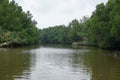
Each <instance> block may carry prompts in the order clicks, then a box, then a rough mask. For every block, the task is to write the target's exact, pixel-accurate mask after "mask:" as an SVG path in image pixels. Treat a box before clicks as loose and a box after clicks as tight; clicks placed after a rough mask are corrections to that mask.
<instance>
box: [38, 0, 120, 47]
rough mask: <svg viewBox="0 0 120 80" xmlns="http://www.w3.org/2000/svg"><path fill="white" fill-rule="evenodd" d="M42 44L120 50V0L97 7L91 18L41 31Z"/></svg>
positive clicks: (86, 17) (110, 1)
mask: <svg viewBox="0 0 120 80" xmlns="http://www.w3.org/2000/svg"><path fill="white" fill-rule="evenodd" d="M40 33H41V34H40V38H41V42H42V43H64V44H68V43H73V42H82V43H84V44H87V45H94V46H97V47H99V48H103V49H119V48H120V0H109V1H108V2H107V3H106V4H104V3H101V4H98V5H97V6H96V10H95V11H93V13H92V15H91V16H90V17H88V16H84V17H83V18H82V19H80V20H76V19H74V20H73V21H71V22H70V23H69V25H68V26H65V25H60V26H54V27H49V28H46V29H43V30H41V31H40Z"/></svg>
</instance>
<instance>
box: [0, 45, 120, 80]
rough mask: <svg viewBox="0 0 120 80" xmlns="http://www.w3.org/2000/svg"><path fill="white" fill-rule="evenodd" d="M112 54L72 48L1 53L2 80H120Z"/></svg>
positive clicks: (119, 69)
mask: <svg viewBox="0 0 120 80" xmlns="http://www.w3.org/2000/svg"><path fill="white" fill-rule="evenodd" d="M111 53H112V52H111V51H103V50H100V49H94V48H77V49H76V48H71V47H69V46H56V45H54V46H40V47H29V48H1V49H0V80H120V58H119V57H113V56H112V55H111Z"/></svg>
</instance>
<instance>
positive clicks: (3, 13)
mask: <svg viewBox="0 0 120 80" xmlns="http://www.w3.org/2000/svg"><path fill="white" fill-rule="evenodd" d="M36 24H37V22H36V21H35V20H32V15H31V13H30V12H29V11H27V12H24V11H23V10H22V8H21V6H18V4H17V3H15V1H14V0H12V1H9V0H0V43H6V44H11V45H12V44H20V45H27V44H35V43H37V42H39V29H37V28H36V27H35V26H36Z"/></svg>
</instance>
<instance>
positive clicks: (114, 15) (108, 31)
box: [86, 0, 120, 48]
mask: <svg viewBox="0 0 120 80" xmlns="http://www.w3.org/2000/svg"><path fill="white" fill-rule="evenodd" d="M86 23H88V24H87V26H89V27H88V34H89V36H90V37H89V38H88V40H89V41H91V42H93V43H94V44H96V45H97V46H99V47H101V48H120V1H119V0H109V1H108V2H107V4H103V3H101V4H99V5H97V6H96V10H95V11H94V12H93V14H92V16H91V18H90V19H89V21H87V22H86Z"/></svg>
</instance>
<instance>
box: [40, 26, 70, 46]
mask: <svg viewBox="0 0 120 80" xmlns="http://www.w3.org/2000/svg"><path fill="white" fill-rule="evenodd" d="M69 33H70V30H69V28H68V27H65V26H64V25H60V26H55V27H49V28H46V29H43V30H41V31H40V36H41V42H42V43H55V44H69V43H71V40H70V38H69V35H68V34H69Z"/></svg>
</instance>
